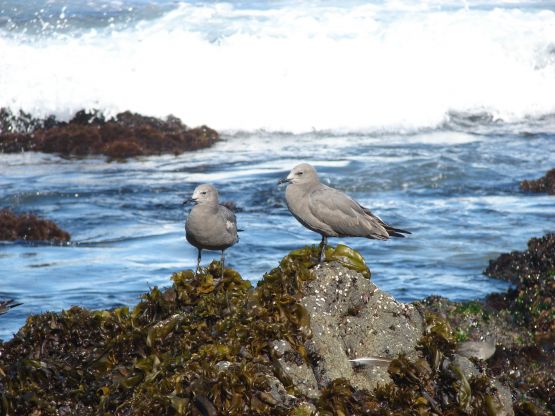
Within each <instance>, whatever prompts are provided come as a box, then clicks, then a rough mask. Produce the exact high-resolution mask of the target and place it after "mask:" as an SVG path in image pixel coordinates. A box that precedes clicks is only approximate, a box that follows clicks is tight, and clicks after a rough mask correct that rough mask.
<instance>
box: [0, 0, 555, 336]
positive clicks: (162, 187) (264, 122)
mask: <svg viewBox="0 0 555 416" xmlns="http://www.w3.org/2000/svg"><path fill="white" fill-rule="evenodd" d="M553 97H555V6H554V5H553V2H551V1H530V2H522V3H518V2H514V1H484V2H472V1H467V2H464V1H451V2H444V1H441V2H440V1H427V2H416V1H402V0H395V1H393V0H392V1H385V2H384V1H379V2H378V1H371V2H362V1H347V2H344V1H343V2H338V1H335V2H333V1H311V2H305V3H302V4H299V3H298V2H291V1H278V2H270V1H244V2H176V1H164V0H161V1H147V0H135V1H131V0H120V1H105V0H98V1H88V2H83V1H77V0H63V1H62V0H59V1H58V0H49V1H36V0H30V1H26V2H20V1H14V0H0V107H9V108H11V109H12V110H18V109H22V110H24V111H27V112H30V113H31V114H33V115H35V116H39V117H40V116H46V115H49V114H55V115H56V116H57V117H58V118H60V119H67V118H69V117H71V116H72V115H73V113H74V112H75V111H77V110H80V109H83V108H85V109H92V108H97V109H100V110H102V111H104V112H105V113H106V114H108V115H111V114H115V113H117V112H120V111H125V110H131V111H135V112H140V113H143V114H146V115H153V116H160V117H163V116H166V115H167V114H174V115H176V116H178V117H180V118H182V120H183V121H184V122H185V123H187V124H188V125H192V126H195V125H201V124H206V125H209V126H211V127H213V128H216V129H218V130H219V131H220V132H222V138H223V140H222V141H221V142H219V143H218V144H216V145H215V146H214V147H212V148H210V149H206V150H201V151H197V152H192V153H185V154H182V155H180V156H177V157H175V156H159V157H145V158H139V159H133V160H130V161H128V162H127V163H107V162H106V161H105V160H104V158H101V157H91V158H86V159H73V160H72V159H63V158H60V157H58V156H55V155H45V154H35V153H25V154H15V155H13V154H12V155H4V154H0V206H2V207H10V208H12V209H14V210H16V211H19V212H24V211H33V212H35V213H37V214H39V215H42V216H45V217H48V218H50V219H53V220H55V221H56V222H57V223H58V224H59V225H60V226H62V227H63V228H64V229H66V230H68V231H69V232H70V233H71V234H72V243H71V244H70V245H68V246H63V247H60V246H51V245H37V244H26V243H22V242H16V243H11V242H10V243H6V242H4V243H0V299H3V298H15V299H16V300H17V301H19V302H22V303H23V305H22V306H19V307H18V308H16V309H14V310H13V311H11V312H10V313H9V314H6V315H3V316H1V317H0V338H2V339H8V338H9V337H10V336H11V334H12V333H13V332H15V331H17V328H18V327H19V326H21V325H22V324H23V323H24V320H25V318H26V317H27V316H28V315H29V314H33V313H39V312H43V311H47V310H61V309H63V308H68V307H70V306H71V305H83V306H87V307H94V308H109V307H113V306H118V305H133V304H134V303H136V302H137V300H138V296H139V295H140V294H141V293H143V292H145V291H146V290H148V288H149V287H151V286H154V285H158V286H167V285H169V276H170V275H171V273H172V272H174V271H177V270H181V269H183V268H190V267H193V266H194V264H195V261H196V252H195V249H193V248H192V247H191V246H189V245H188V244H187V243H186V241H185V239H184V230H183V222H184V218H185V216H186V210H185V209H184V208H183V206H182V205H181V202H182V201H183V200H184V199H185V198H187V197H188V196H189V195H190V193H191V192H192V190H193V189H194V187H195V186H196V185H197V184H199V183H202V182H211V183H214V184H215V185H216V186H217V187H218V188H219V189H220V193H221V197H222V199H223V200H232V201H235V202H236V203H237V205H238V206H239V208H240V212H239V213H238V214H237V216H238V222H239V226H240V228H243V229H244V230H245V231H244V232H242V233H241V240H240V242H239V244H238V245H236V246H235V247H233V248H231V249H230V250H228V252H227V257H226V258H227V264H228V265H229V266H231V267H234V268H236V269H237V270H239V271H240V272H241V273H242V275H243V276H244V277H246V278H248V279H251V280H252V281H256V280H258V279H259V278H260V277H261V276H262V275H263V273H264V272H266V271H268V270H270V269H271V268H272V267H274V266H275V265H277V263H278V262H279V260H280V259H281V257H283V256H284V255H285V254H286V253H287V252H288V251H289V250H291V249H294V248H297V247H300V246H303V245H305V244H316V243H317V242H318V241H319V237H318V236H317V235H316V234H314V233H311V232H309V231H307V230H305V229H303V227H302V226H301V225H300V224H298V223H297V222H296V220H295V219H294V218H292V217H291V216H290V215H289V213H288V211H287V209H286V207H285V204H284V200H283V189H282V188H279V187H278V186H277V185H276V183H277V180H278V178H280V177H282V176H284V175H285V174H286V173H287V171H288V170H289V169H290V168H291V167H292V166H294V165H295V164H296V163H298V162H300V161H308V162H311V163H313V164H314V165H315V166H316V167H317V169H318V170H319V172H320V174H321V176H322V178H323V180H324V181H325V182H326V183H329V184H331V185H333V186H335V187H338V188H340V189H343V190H345V191H347V192H349V193H350V194H351V195H353V196H354V197H355V198H357V199H358V200H359V201H360V202H361V203H363V204H364V205H366V206H368V207H369V208H371V209H372V210H373V211H374V212H375V213H377V214H378V215H380V216H381V217H382V218H383V219H384V220H385V221H387V222H390V223H392V224H393V225H395V226H398V227H401V228H405V229H409V230H411V231H412V232H413V235H412V236H410V237H409V238H406V239H395V240H390V241H387V242H380V241H369V240H362V239H335V240H332V243H335V242H342V243H346V244H348V245H350V246H351V247H354V248H356V249H357V250H359V251H361V253H362V254H363V255H364V256H365V258H366V260H367V262H368V264H369V265H370V268H371V270H372V272H373V279H374V280H375V282H376V283H377V284H378V285H379V286H380V287H382V288H383V289H385V290H387V291H388V292H390V293H392V294H393V295H394V296H396V297H398V298H400V299H402V300H405V301H409V300H414V299H418V298H421V297H423V296H426V295H429V294H439V295H443V296H447V297H449V298H451V299H457V300H459V299H474V298H479V297H483V296H485V295H486V294H488V293H490V292H492V291H501V290H505V289H506V287H507V286H506V284H505V283H503V282H498V281H495V280H492V279H488V278H486V277H485V276H483V275H482V270H483V269H484V268H485V267H486V266H487V263H488V260H489V259H491V258H494V257H495V256H496V255H498V254H499V253H501V252H506V251H511V250H514V249H523V248H524V247H525V244H526V241H527V240H528V239H529V238H530V237H533V236H539V235H542V234H544V233H545V232H548V231H555V230H554V229H555V226H554V224H555V199H554V198H553V197H549V196H546V195H526V194H522V193H520V192H519V191H518V182H519V180H521V179H524V178H533V177H538V176H541V175H543V174H544V173H545V171H547V170H548V169H550V168H552V167H554V166H555V99H554V98H553ZM217 257H218V255H217V253H214V254H209V253H206V254H205V255H204V261H203V263H205V264H206V263H207V262H208V261H210V260H211V259H212V258H217Z"/></svg>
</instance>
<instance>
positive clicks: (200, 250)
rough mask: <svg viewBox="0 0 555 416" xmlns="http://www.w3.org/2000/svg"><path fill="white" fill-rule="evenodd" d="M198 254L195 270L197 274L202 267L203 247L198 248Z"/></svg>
mask: <svg viewBox="0 0 555 416" xmlns="http://www.w3.org/2000/svg"><path fill="white" fill-rule="evenodd" d="M197 250H198V256H197V270H196V272H195V276H196V275H197V274H198V271H199V269H200V257H201V253H202V249H200V248H198V249H197Z"/></svg>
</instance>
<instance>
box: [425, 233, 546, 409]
mask: <svg viewBox="0 0 555 416" xmlns="http://www.w3.org/2000/svg"><path fill="white" fill-rule="evenodd" d="M485 273H486V274H488V275H489V276H492V277H496V278H500V279H504V280H508V281H511V282H512V283H513V284H514V285H515V286H514V288H512V289H510V290H508V291H507V292H505V293H494V294H491V295H489V296H488V297H486V299H483V300H475V301H471V302H453V301H450V300H448V299H445V298H440V297H430V298H427V299H425V300H424V301H422V302H419V304H420V305H421V308H422V309H423V310H427V311H429V312H432V313H435V314H437V315H439V316H441V317H443V318H444V319H446V320H447V321H448V322H449V324H450V326H451V327H452V328H453V331H454V335H455V337H456V338H457V341H459V345H461V343H465V342H468V341H470V342H474V343H478V344H480V343H482V344H484V346H487V344H488V343H489V340H490V339H491V337H493V338H494V340H495V352H494V354H493V355H492V356H491V357H490V358H488V359H487V366H486V365H485V364H481V365H480V369H481V370H482V371H483V372H484V373H485V374H488V375H489V376H491V377H493V378H494V379H496V380H497V381H496V383H502V385H503V386H505V389H506V388H509V392H510V393H511V395H512V396H513V397H515V398H517V400H516V402H515V404H514V408H515V411H516V413H517V414H519V415H547V414H552V412H554V411H555V376H554V374H555V349H554V345H555V304H554V302H553V299H554V298H555V236H554V235H553V234H547V235H546V236H544V237H542V238H533V239H531V240H530V241H529V242H528V249H527V250H525V251H523V252H518V251H514V252H512V253H508V254H502V255H501V256H499V257H498V258H497V259H495V260H492V261H491V262H490V264H489V266H488V268H487V269H486V272H485ZM473 361H476V360H475V359H473ZM460 367H461V368H463V367H464V366H460ZM497 389H498V391H499V392H500V393H501V394H502V396H507V392H505V393H503V391H504V390H503V387H500V386H499V385H497Z"/></svg>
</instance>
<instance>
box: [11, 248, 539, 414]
mask: <svg viewBox="0 0 555 416" xmlns="http://www.w3.org/2000/svg"><path fill="white" fill-rule="evenodd" d="M317 253H318V249H317V247H312V248H304V249H300V250H295V251H293V252H291V253H290V254H289V255H288V256H286V257H285V258H284V259H283V260H282V261H281V262H280V264H279V266H278V267H277V268H275V269H273V270H272V271H270V272H269V273H266V274H265V275H264V277H263V278H262V280H261V281H259V282H258V284H257V287H256V288H252V286H251V285H250V283H249V282H248V281H245V280H243V279H242V278H241V277H240V275H239V274H238V273H237V272H235V271H233V270H229V269H227V270H226V271H225V274H224V276H220V274H219V273H220V265H219V263H217V262H213V263H212V264H211V265H210V266H209V267H208V268H206V269H203V270H202V272H201V273H200V274H199V275H198V276H195V275H194V274H193V273H192V271H183V272H178V273H175V274H174V275H173V276H172V280H173V285H172V287H170V288H168V289H166V290H164V291H160V290H159V289H157V288H153V289H152V290H151V291H150V292H149V293H147V294H145V295H144V296H143V298H142V301H141V302H140V303H139V304H138V305H137V306H136V307H134V308H133V309H131V310H130V309H129V308H126V307H123V308H117V309H114V310H110V311H88V310H85V309H82V308H78V307H73V308H71V309H69V310H67V311H63V312H60V313H51V312H47V313H44V314H42V315H36V316H31V317H29V318H28V319H27V322H26V324H25V325H24V326H23V327H22V328H21V329H20V331H19V332H18V333H17V334H16V336H15V337H14V339H12V340H11V341H9V342H6V343H4V344H0V395H1V396H2V401H0V408H1V409H2V412H3V413H7V414H32V413H33V412H34V413H35V414H39V413H40V414H57V415H70V414H80V415H93V414H99V413H100V414H106V413H109V414H114V413H117V414H122V415H126V414H203V415H217V414H270V413H271V414H276V415H293V414H301V415H309V414H316V412H318V414H344V415H361V414H407V413H410V414H437V415H440V414H482V413H483V412H484V409H488V410H487V411H488V412H489V413H488V414H509V415H510V414H513V413H512V407H511V398H510V394H508V393H507V390H506V388H504V387H503V385H502V384H500V383H499V382H498V381H497V380H496V379H495V377H493V376H492V375H490V374H487V373H486V372H484V371H482V369H481V368H480V365H479V364H477V363H473V362H472V361H470V360H468V359H466V358H464V357H461V356H459V355H458V354H457V353H456V339H455V334H454V332H453V331H452V330H451V327H450V325H449V323H448V321H447V320H446V319H444V318H441V317H440V316H439V315H438V314H437V313H433V312H431V311H430V310H426V309H425V308H422V307H421V305H418V304H415V305H407V304H403V303H400V302H397V301H395V300H394V299H393V298H392V297H391V296H389V295H388V294H386V293H384V292H382V291H380V290H379V289H378V288H377V287H376V286H375V285H374V284H373V283H372V282H371V281H370V280H369V277H370V273H369V270H368V269H367V267H366V265H365V263H364V260H363V259H362V257H361V256H360V254H359V253H357V252H355V251H354V250H352V249H349V248H348V247H345V246H338V247H336V248H332V247H330V248H329V249H328V250H327V251H326V262H325V263H324V264H323V265H316V259H317ZM362 354H364V355H365V356H366V355H372V354H376V355H380V356H382V358H387V359H389V360H390V363H389V365H388V366H386V367H382V366H378V367H374V366H363V367H362V368H361V367H359V366H356V365H354V364H352V363H351V362H350V361H349V359H352V358H357V356H359V355H362ZM539 414H541V413H539Z"/></svg>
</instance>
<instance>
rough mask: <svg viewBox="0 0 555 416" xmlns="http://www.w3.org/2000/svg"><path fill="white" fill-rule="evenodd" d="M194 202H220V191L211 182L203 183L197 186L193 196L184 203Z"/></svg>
mask: <svg viewBox="0 0 555 416" xmlns="http://www.w3.org/2000/svg"><path fill="white" fill-rule="evenodd" d="M189 202H194V203H195V204H202V203H216V204H217V203H218V191H217V190H216V188H214V186H212V185H210V184H202V185H199V186H197V187H196V188H195V190H194V191H193V196H192V197H191V198H190V199H188V200H186V201H185V202H184V204H188V203H189Z"/></svg>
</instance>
